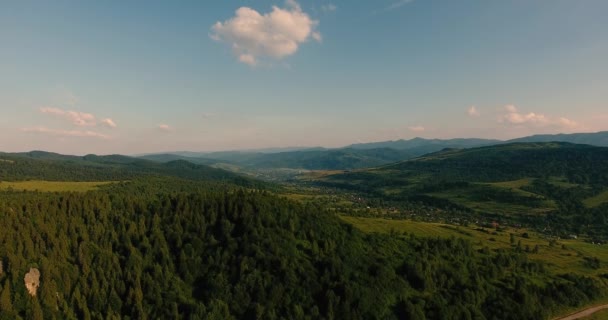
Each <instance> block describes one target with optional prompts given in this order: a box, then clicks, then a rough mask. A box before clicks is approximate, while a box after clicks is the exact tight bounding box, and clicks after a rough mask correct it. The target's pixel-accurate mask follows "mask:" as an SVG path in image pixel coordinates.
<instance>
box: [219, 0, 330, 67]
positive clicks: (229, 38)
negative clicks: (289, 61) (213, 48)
mask: <svg viewBox="0 0 608 320" xmlns="http://www.w3.org/2000/svg"><path fill="white" fill-rule="evenodd" d="M328 8H329V7H328ZM317 25H318V21H316V20H313V19H312V18H311V17H310V16H309V15H308V14H306V13H305V12H304V11H302V8H301V7H300V5H299V4H298V3H297V2H296V1H295V0H287V1H286V7H285V8H279V7H277V6H273V7H272V11H271V12H269V13H264V14H261V13H259V12H257V11H256V10H254V9H251V8H248V7H241V8H239V9H237V10H236V13H235V16H234V17H232V18H231V19H228V20H226V21H224V22H220V21H218V22H216V23H215V24H214V25H213V27H211V30H212V32H211V35H210V36H211V38H212V39H213V40H215V41H219V42H224V43H226V44H229V45H230V46H231V48H232V51H233V52H234V54H235V55H236V56H237V58H238V60H239V61H240V62H242V63H245V64H248V65H250V66H255V65H257V64H258V62H259V60H260V59H265V58H269V59H275V60H280V59H282V58H285V57H287V56H290V55H293V54H294V53H296V52H297V51H298V48H299V46H300V45H301V44H302V43H304V42H306V41H308V40H309V39H310V38H312V39H314V40H316V41H321V34H320V33H319V32H318V31H317V30H316V27H317Z"/></svg>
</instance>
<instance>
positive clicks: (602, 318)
mask: <svg viewBox="0 0 608 320" xmlns="http://www.w3.org/2000/svg"><path fill="white" fill-rule="evenodd" d="M583 319H585V320H608V309H604V310H602V311H599V312H597V313H595V314H593V315H591V316H589V317H586V318H583Z"/></svg>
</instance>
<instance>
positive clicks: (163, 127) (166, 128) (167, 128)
mask: <svg viewBox="0 0 608 320" xmlns="http://www.w3.org/2000/svg"><path fill="white" fill-rule="evenodd" d="M158 129H159V130H161V131H164V132H169V131H171V126H169V125H168V124H159V125H158Z"/></svg>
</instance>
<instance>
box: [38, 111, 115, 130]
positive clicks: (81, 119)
mask: <svg viewBox="0 0 608 320" xmlns="http://www.w3.org/2000/svg"><path fill="white" fill-rule="evenodd" d="M40 112H41V113H43V114H48V115H51V116H54V117H57V118H60V119H63V120H66V121H69V122H70V123H72V124H73V125H75V126H77V127H95V126H97V117H95V115H93V114H91V113H86V112H79V111H70V110H64V109H60V108H54V107H42V108H40ZM100 123H101V124H102V125H104V126H106V127H108V128H116V123H115V122H114V120H112V119H110V118H105V119H102V120H100Z"/></svg>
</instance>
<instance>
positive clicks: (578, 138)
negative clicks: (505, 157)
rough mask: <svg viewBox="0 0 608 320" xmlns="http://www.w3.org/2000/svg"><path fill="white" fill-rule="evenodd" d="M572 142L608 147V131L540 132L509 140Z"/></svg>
mask: <svg viewBox="0 0 608 320" xmlns="http://www.w3.org/2000/svg"><path fill="white" fill-rule="evenodd" d="M551 141H556V142H570V143H579V144H588V145H592V146H600V147H608V131H601V132H595V133H572V134H539V135H533V136H529V137H523V138H518V139H512V140H509V141H508V142H551Z"/></svg>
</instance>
